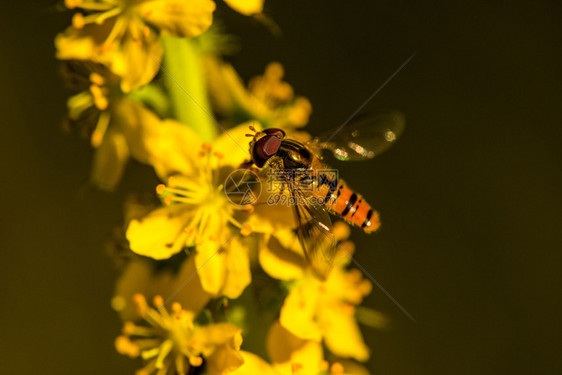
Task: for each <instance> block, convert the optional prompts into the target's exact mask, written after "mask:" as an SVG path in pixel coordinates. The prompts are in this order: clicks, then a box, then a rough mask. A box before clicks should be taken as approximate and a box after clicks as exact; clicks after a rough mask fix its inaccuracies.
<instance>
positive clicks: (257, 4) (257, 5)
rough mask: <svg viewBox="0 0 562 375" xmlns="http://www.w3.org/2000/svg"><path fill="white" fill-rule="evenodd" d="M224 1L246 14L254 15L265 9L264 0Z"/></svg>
mask: <svg viewBox="0 0 562 375" xmlns="http://www.w3.org/2000/svg"><path fill="white" fill-rule="evenodd" d="M224 2H225V3H226V4H227V5H228V6H229V7H231V8H232V9H234V10H235V11H237V12H238V13H240V14H243V15H245V16H252V15H254V14H258V13H261V12H262V11H263V2H264V0H224Z"/></svg>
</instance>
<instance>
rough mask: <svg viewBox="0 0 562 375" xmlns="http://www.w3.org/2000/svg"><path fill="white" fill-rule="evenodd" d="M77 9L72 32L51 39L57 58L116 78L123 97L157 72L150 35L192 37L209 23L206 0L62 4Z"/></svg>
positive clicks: (154, 39) (154, 38)
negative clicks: (90, 64)
mask: <svg viewBox="0 0 562 375" xmlns="http://www.w3.org/2000/svg"><path fill="white" fill-rule="evenodd" d="M65 4H66V7H67V8H69V9H80V12H78V13H75V14H74V17H73V18H72V26H70V27H68V28H67V29H66V31H64V32H63V33H61V34H59V35H58V36H57V37H56V39H55V46H56V48H57V54H56V56H57V58H58V59H61V60H91V61H94V62H97V63H101V64H104V65H106V66H107V67H109V68H110V70H111V71H112V72H113V73H115V74H117V75H118V76H120V77H122V81H121V88H122V90H123V91H124V92H129V91H131V90H132V89H134V88H136V87H138V86H140V85H144V84H146V83H148V82H150V81H151V80H152V78H153V77H154V76H155V75H156V73H157V72H158V70H159V68H160V62H161V60H162V53H163V50H162V45H161V43H160V37H159V35H158V34H157V33H156V32H155V29H156V30H157V31H159V32H161V33H168V34H171V35H175V36H180V37H187V38H191V37H195V36H198V35H200V34H201V33H203V32H204V31H206V30H207V29H208V28H209V26H210V25H211V24H212V22H213V11H214V10H215V3H214V2H213V1H211V0H135V1H131V0H65Z"/></svg>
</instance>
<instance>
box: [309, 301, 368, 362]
mask: <svg viewBox="0 0 562 375" xmlns="http://www.w3.org/2000/svg"><path fill="white" fill-rule="evenodd" d="M318 320H319V324H320V325H321V326H322V330H323V333H324V342H325V343H326V346H327V347H328V349H330V351H331V352H332V353H334V354H335V355H337V356H339V357H344V358H354V359H356V360H358V361H366V360H367V359H369V348H368V347H367V345H365V342H364V341H363V336H362V335H361V331H360V329H359V325H358V324H357V322H356V321H355V317H354V315H353V310H348V309H340V308H330V309H324V310H321V311H320V312H319V317H318Z"/></svg>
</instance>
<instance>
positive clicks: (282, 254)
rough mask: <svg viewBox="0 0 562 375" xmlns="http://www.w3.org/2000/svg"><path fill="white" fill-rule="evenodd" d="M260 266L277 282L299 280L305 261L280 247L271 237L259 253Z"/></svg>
mask: <svg viewBox="0 0 562 375" xmlns="http://www.w3.org/2000/svg"><path fill="white" fill-rule="evenodd" d="M259 261H260V266H261V267H262V268H263V270H264V271H265V272H267V273H268V274H269V276H271V277H273V278H275V279H279V280H294V279H298V278H301V277H302V276H303V273H304V269H305V268H306V260H305V259H304V258H303V257H302V256H299V255H298V254H297V253H295V252H293V251H290V250H287V249H285V248H283V247H282V246H281V244H280V243H279V241H278V240H277V239H276V238H275V237H271V238H270V239H269V241H268V242H267V245H266V246H264V247H263V248H262V249H261V250H260V252H259Z"/></svg>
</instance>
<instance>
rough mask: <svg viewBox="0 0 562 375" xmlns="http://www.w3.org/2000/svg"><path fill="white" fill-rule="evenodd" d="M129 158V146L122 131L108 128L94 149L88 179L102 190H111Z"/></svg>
mask: <svg viewBox="0 0 562 375" xmlns="http://www.w3.org/2000/svg"><path fill="white" fill-rule="evenodd" d="M128 160H129V147H128V145H127V140H126V139H125V136H124V135H123V133H121V132H119V131H117V130H109V131H108V132H107V133H106V134H105V136H104V138H103V141H102V143H101V145H100V147H98V148H97V149H96V152H95V155H94V161H93V165H92V171H91V172H90V180H91V181H92V182H93V183H94V184H95V185H96V186H98V187H100V188H102V189H104V190H113V189H114V188H115V186H117V184H118V183H119V181H121V176H122V175H123V171H124V170H125V166H126V165H127V161H128Z"/></svg>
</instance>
